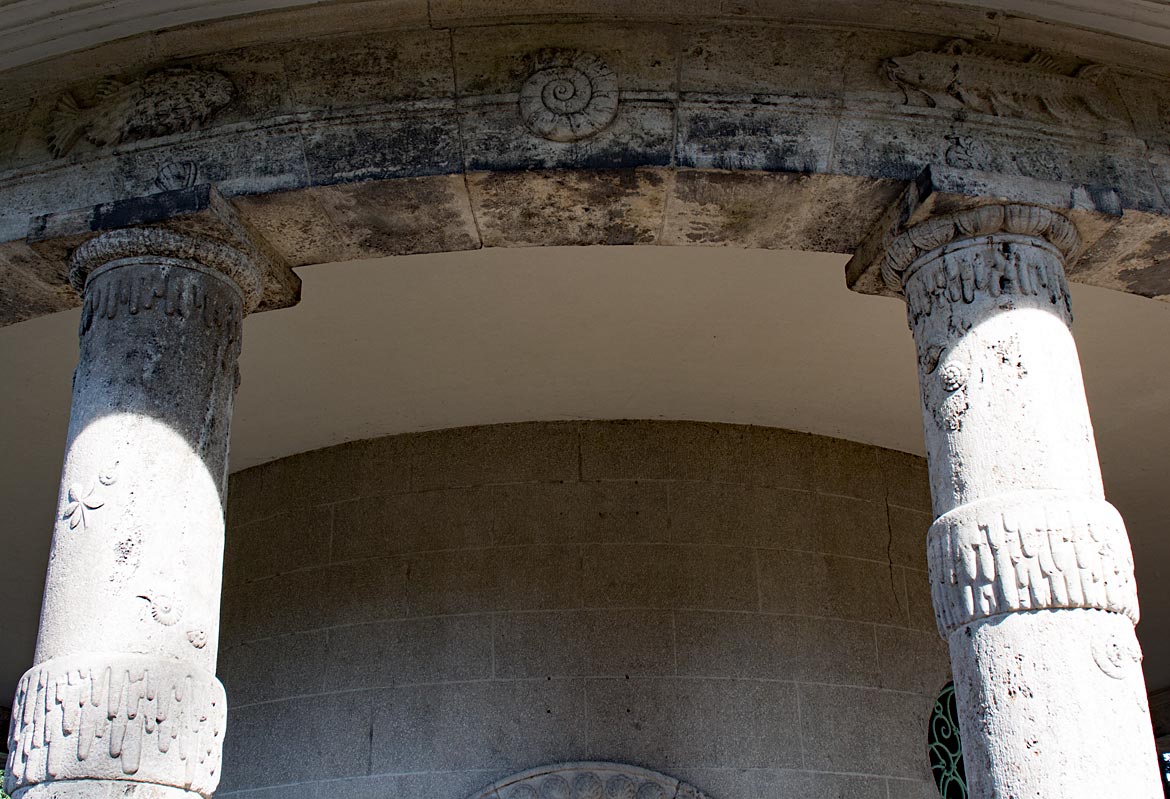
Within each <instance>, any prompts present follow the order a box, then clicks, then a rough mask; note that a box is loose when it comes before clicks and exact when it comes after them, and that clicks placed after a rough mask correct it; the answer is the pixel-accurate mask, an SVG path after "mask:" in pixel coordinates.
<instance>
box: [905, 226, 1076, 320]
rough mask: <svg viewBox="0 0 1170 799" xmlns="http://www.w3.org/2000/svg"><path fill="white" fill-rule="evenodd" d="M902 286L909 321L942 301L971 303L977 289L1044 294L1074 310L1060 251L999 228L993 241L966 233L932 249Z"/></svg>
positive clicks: (994, 293) (991, 292)
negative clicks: (960, 239)
mask: <svg viewBox="0 0 1170 799" xmlns="http://www.w3.org/2000/svg"><path fill="white" fill-rule="evenodd" d="M902 292H903V294H904V295H905V297H906V305H907V310H908V312H909V316H910V319H911V323H912V324H913V322H914V321H915V320H918V319H921V318H922V317H924V316H926V315H928V314H930V313H932V312H933V311H934V310H936V309H938V308H940V307H942V306H944V305H951V304H954V303H959V302H963V303H967V304H970V303H973V302H974V301H975V298H976V297H977V296H979V295H987V296H991V297H999V296H1001V295H1010V296H1016V297H1047V298H1048V300H1049V302H1051V303H1052V304H1053V305H1055V306H1058V307H1060V308H1062V309H1063V311H1064V312H1065V313H1066V314H1067V315H1068V316H1069V318H1070V319H1071V315H1072V300H1071V297H1070V296H1069V290H1068V280H1067V278H1066V277H1065V274H1064V262H1063V256H1062V254H1061V253H1059V252H1056V251H1054V250H1053V249H1052V248H1051V247H1050V246H1048V245H1047V244H1045V243H1041V242H1037V241H1036V240H1035V239H1029V238H1027V237H1024V236H1019V235H1015V234H999V235H998V236H996V239H995V241H994V242H987V241H979V240H970V239H968V240H966V241H964V242H961V243H956V244H953V245H950V246H948V247H946V248H944V249H942V250H941V251H939V252H936V253H932V254H931V256H928V259H927V261H926V263H923V264H920V265H918V268H916V269H914V271H913V272H912V273H911V274H910V276H909V277H908V278H906V281H905V285H904V286H903V288H902Z"/></svg>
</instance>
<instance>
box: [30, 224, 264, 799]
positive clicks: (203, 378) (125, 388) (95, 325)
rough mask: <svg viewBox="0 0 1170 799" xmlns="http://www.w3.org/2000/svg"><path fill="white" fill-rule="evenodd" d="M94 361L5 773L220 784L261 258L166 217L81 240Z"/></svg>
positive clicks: (140, 784) (46, 780)
mask: <svg viewBox="0 0 1170 799" xmlns="http://www.w3.org/2000/svg"><path fill="white" fill-rule="evenodd" d="M73 269H74V278H75V280H74V282H75V285H77V286H78V288H79V290H82V292H83V298H84V304H83V309H82V315H81V326H80V339H81V352H80V360H79V363H78V366H77V370H76V372H75V374H74V379H73V406H72V412H71V417H70V423H69V436H68V443H67V449H66V456H65V464H64V470H63V475H62V479H61V493H60V499H59V502H58V512H57V521H56V526H55V529H54V534H53V543H52V549H51V553H50V561H49V570H48V576H47V579H46V585H45V599H44V606H43V609H42V612H41V627H40V633H39V636H38V640H37V650H36V656H35V665H34V667H33V668H32V669H31V670H30V671H29V672H28V673H27V674H26V675H25V677H24V678H23V680H22V681H21V683H20V686H19V689H18V694H17V698H16V704H15V707H14V708H13V725H12V736H11V746H10V750H11V754H10V756H9V761H8V775H7V779H8V790H9V792H10V793H11V794H13V796H14V797H15V799H21V797H25V798H26V799H34V797H39V796H54V797H55V796H68V797H70V798H71V799H74V798H76V797H83V796H84V797H90V796H102V797H110V796H121V795H124V794H125V793H126V791H127V790H128V789H130V788H132V787H134V785H135V784H136V787H135V791H136V794H138V795H141V794H142V793H143V792H144V791H145V792H147V793H148V794H149V795H150V796H163V795H174V796H176V797H177V796H180V795H184V794H186V793H187V792H188V791H190V792H193V793H196V794H202V795H203V796H210V795H211V794H212V792H213V791H214V790H215V787H216V785H217V783H218V781H219V765H220V752H221V747H222V740H223V732H224V720H225V712H226V703H225V699H224V692H223V687H222V686H221V685H220V683H219V681H218V680H216V678H215V661H216V649H217V638H218V629H219V601H220V583H221V579H222V562H223V526H224V520H223V496H224V490H225V485H226V476H227V456H228V434H229V426H230V422H231V412H232V402H233V398H234V394H235V387H236V383H237V360H238V357H239V353H240V335H241V324H242V320H243V317H244V314H245V313H246V312H247V311H248V310H250V309H251V308H252V307H254V303H255V301H256V297H257V296H258V287H259V281H258V276H257V274H256V267H255V266H254V265H253V264H252V263H251V262H249V261H248V260H247V259H246V258H245V257H244V256H243V255H242V254H240V253H238V252H236V251H235V250H234V249H231V248H229V247H226V246H224V245H220V244H217V243H213V242H210V241H206V240H202V239H197V238H193V237H189V236H182V235H179V234H175V233H172V232H169V231H166V230H159V229H146V230H129V231H117V232H114V233H108V234H105V235H104V236H101V237H99V238H97V239H94V240H92V241H90V242H88V243H87V244H85V245H83V246H82V247H81V248H80V249H79V250H78V252H77V254H76V255H75V256H74V263H73Z"/></svg>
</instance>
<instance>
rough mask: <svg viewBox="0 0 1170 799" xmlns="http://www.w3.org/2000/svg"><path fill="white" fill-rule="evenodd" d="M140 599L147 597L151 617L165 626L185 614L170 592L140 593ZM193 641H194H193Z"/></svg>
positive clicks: (170, 624)
mask: <svg viewBox="0 0 1170 799" xmlns="http://www.w3.org/2000/svg"><path fill="white" fill-rule="evenodd" d="M138 598H139V599H145V600H146V601H147V602H148V603H149V604H150V617H151V618H152V619H154V620H155V621H157V622H158V623H159V624H161V625H162V626H164V627H170V626H172V625H173V624H175V623H176V622H178V620H179V619H180V618H182V616H183V609H182V608H181V607H180V606H179V603H178V602H177V601H176V600H175V598H174V597H172V596H170V595H169V594H155V593H153V592H152V593H150V594H139V595H138ZM192 643H194V642H193V641H192Z"/></svg>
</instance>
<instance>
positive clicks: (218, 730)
mask: <svg viewBox="0 0 1170 799" xmlns="http://www.w3.org/2000/svg"><path fill="white" fill-rule="evenodd" d="M226 711H227V701H226V699H225V697H224V691H223V686H222V685H220V683H219V680H217V679H215V677H214V676H213V675H211V674H210V673H208V672H205V671H203V670H202V669H200V668H198V667H196V666H193V665H191V664H187V663H182V662H178V661H173V660H157V659H152V658H148V657H143V656H140V655H124V654H116V655H105V656H102V655H88V656H79V657H76V658H67V659H66V658H61V659H57V660H51V661H48V662H46V663H42V664H41V665H39V666H36V667H35V668H33V669H31V670H30V671H29V672H28V673H27V674H25V675H24V677H23V679H21V681H20V685H19V687H18V688H17V693H16V703H15V705H14V706H13V710H12V731H11V733H10V735H9V740H8V749H9V753H10V754H9V755H8V767H7V772H6V784H5V790H6V791H7V792H8V793H10V794H11V793H13V792H14V791H15V790H16V789H18V788H22V787H25V786H28V785H34V784H37V783H41V782H47V781H50V780H69V779H102V780H128V781H133V782H147V783H154V784H158V785H168V786H172V787H176V788H184V789H187V790H191V791H196V792H198V793H200V794H202V795H203V796H207V797H210V796H211V794H212V793H213V792H214V791H215V788H216V785H218V784H219V771H220V758H221V753H222V749H223V732H224V726H225V721H226Z"/></svg>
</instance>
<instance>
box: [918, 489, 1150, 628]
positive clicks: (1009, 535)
mask: <svg viewBox="0 0 1170 799" xmlns="http://www.w3.org/2000/svg"><path fill="white" fill-rule="evenodd" d="M927 557H928V560H929V566H930V584H931V593H932V595H933V598H934V610H935V618H936V620H937V621H938V628H939V632H940V633H942V634H943V636H944V637H946V636H948V635H949V634H950V633H952V632H954V631H955V630H957V629H959V628H960V627H962V626H963V625H965V624H969V623H970V622H973V621H978V620H979V619H986V618H989V617H992V616H999V615H1002V614H1006V613H1016V612H1020V611H1028V610H1054V609H1060V608H1093V609H1097V610H1106V611H1111V612H1113V613H1122V614H1124V615H1126V616H1128V617H1129V618H1130V619H1132V620H1133V622H1134V624H1137V622H1138V601H1137V587H1136V585H1135V583H1134V576H1133V555H1132V553H1131V551H1130V547H1129V538H1128V536H1127V535H1126V532H1125V523H1124V522H1123V521H1122V520H1121V516H1120V514H1118V512H1117V510H1116V509H1115V508H1114V507H1113V506H1112V505H1110V504H1109V503H1108V502H1105V501H1104V500H1095V499H1084V498H1081V497H1075V496H1070V495H1068V494H1063V493H1060V492H1056V491H1030V492H1026V493H1020V494H1013V495H1009V496H999V497H993V498H991V499H987V500H982V501H979V502H974V503H971V504H969V505H963V506H961V507H959V508H956V509H955V510H953V511H951V512H950V513H947V514H945V515H943V516H941V517H940V518H939V519H938V520H937V521H935V523H934V524H933V525H932V526H931V528H930V533H929V535H928V537H927Z"/></svg>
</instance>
